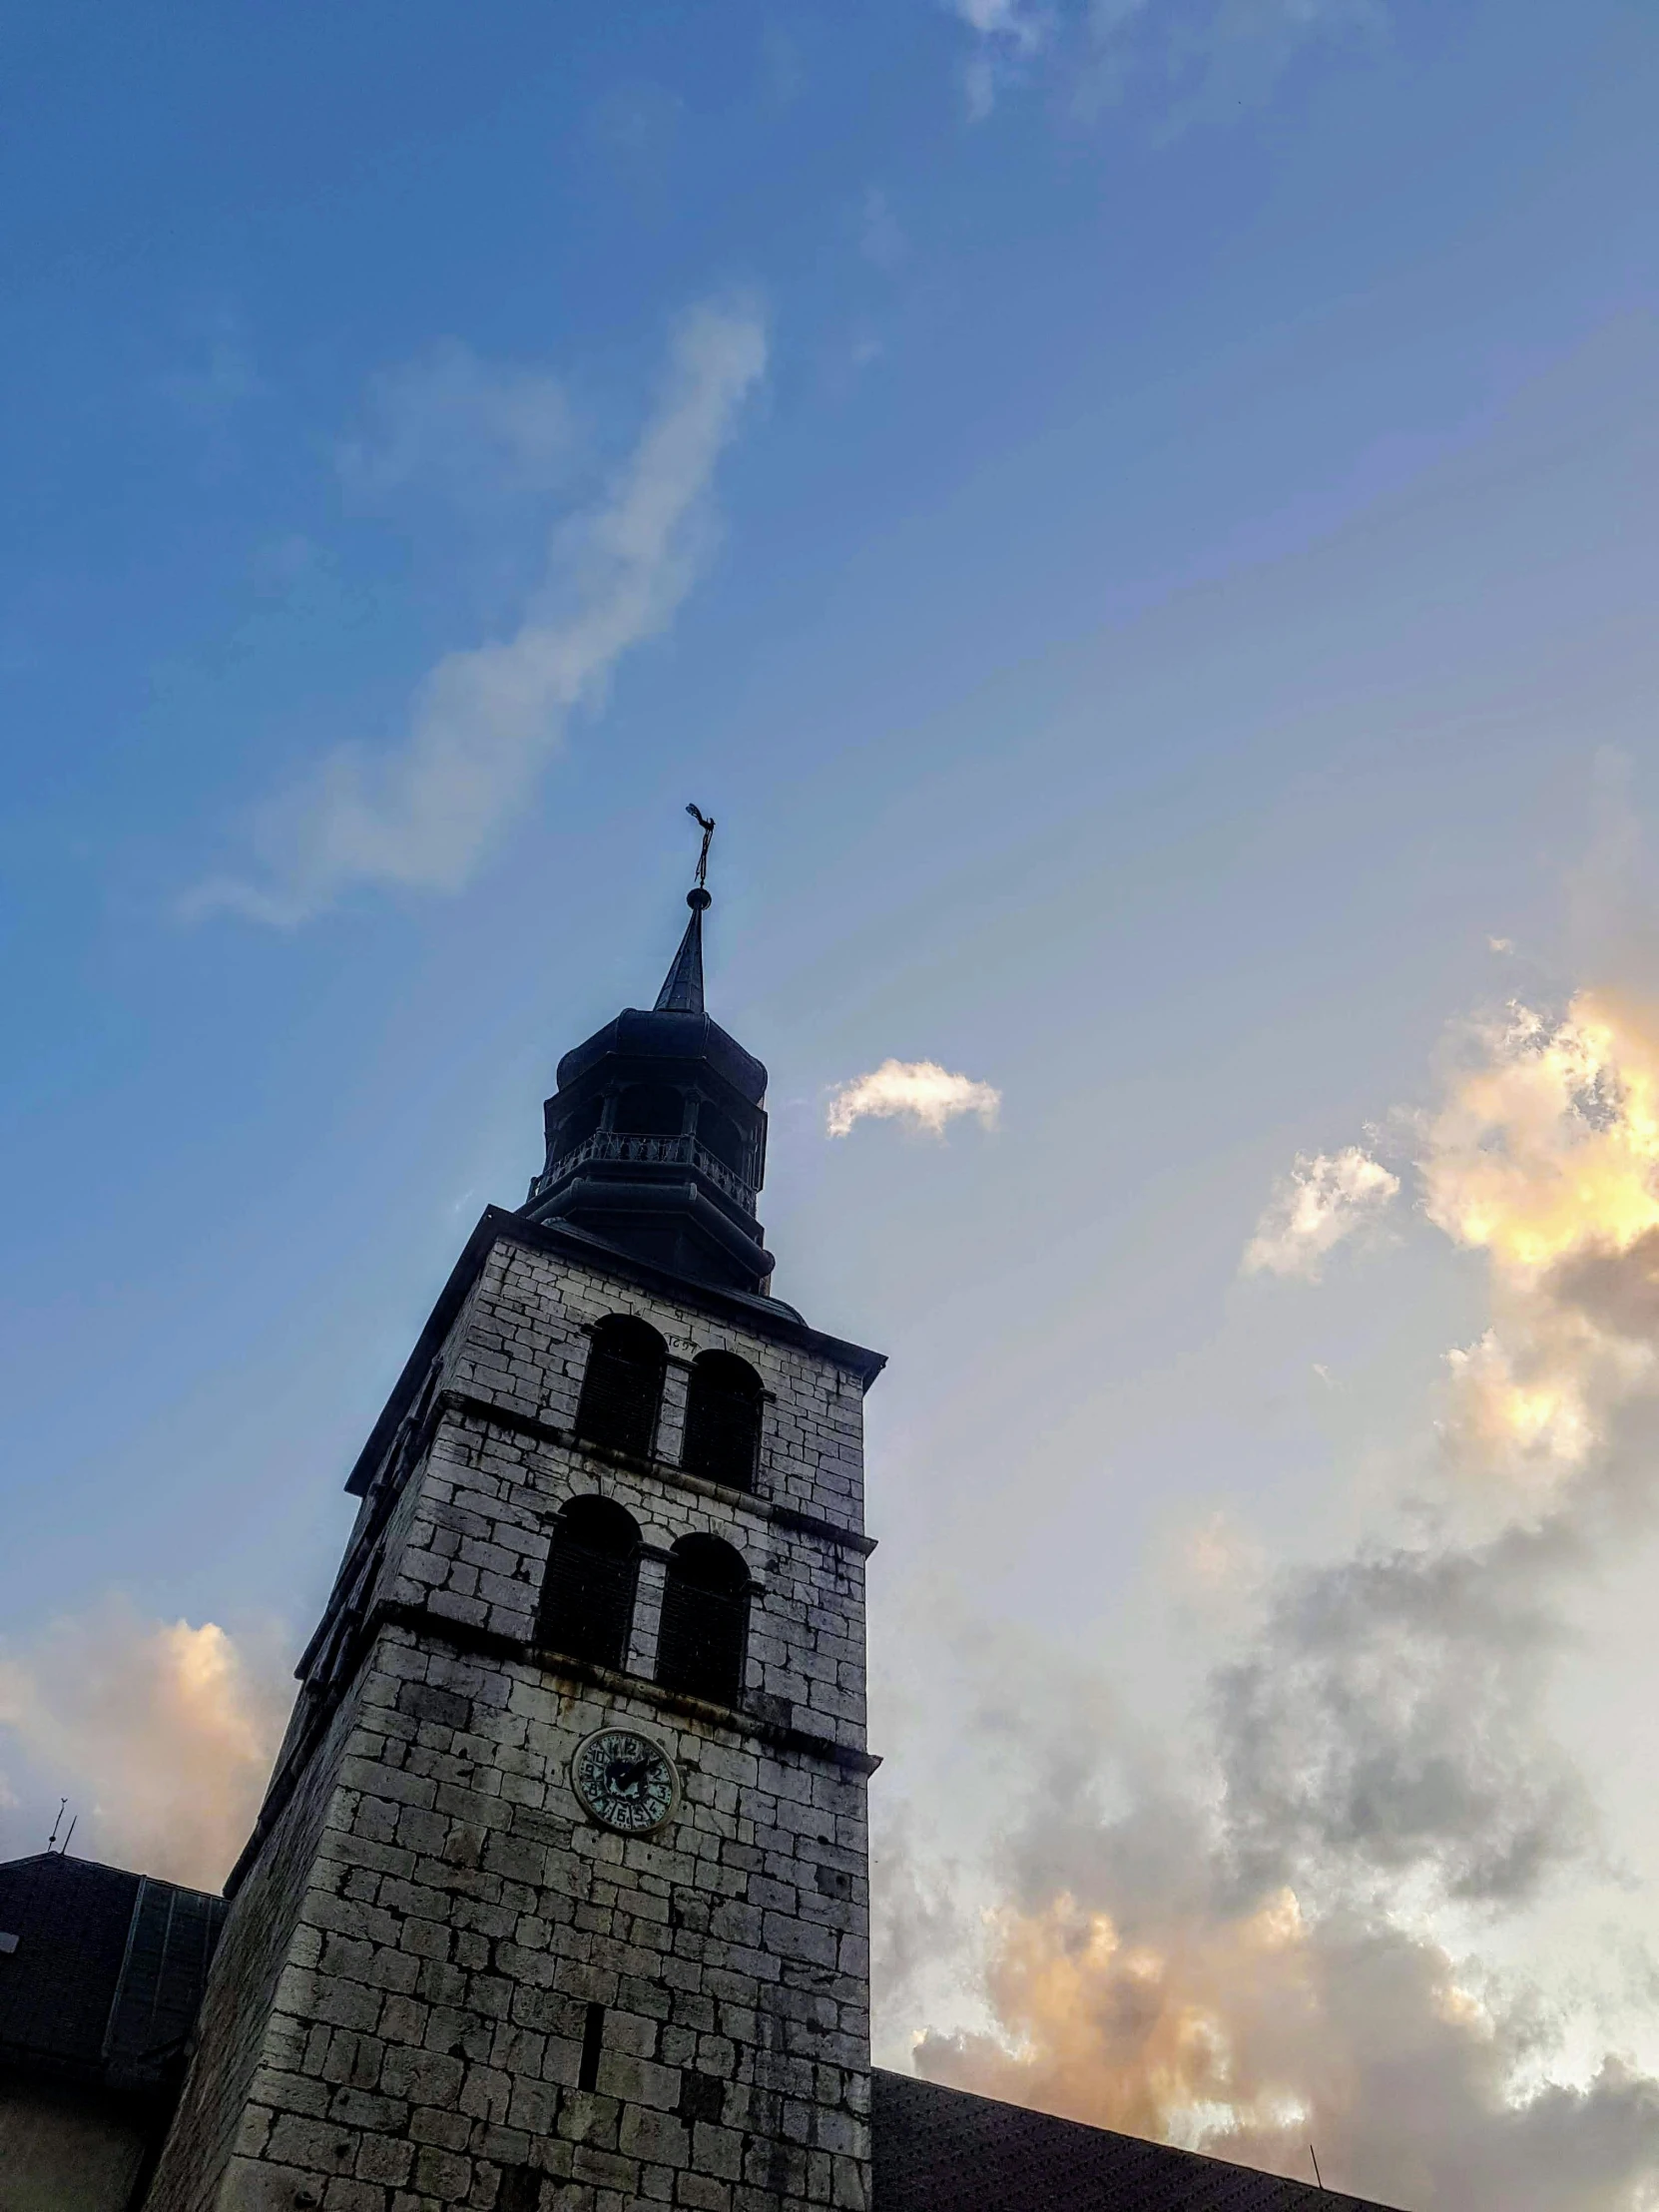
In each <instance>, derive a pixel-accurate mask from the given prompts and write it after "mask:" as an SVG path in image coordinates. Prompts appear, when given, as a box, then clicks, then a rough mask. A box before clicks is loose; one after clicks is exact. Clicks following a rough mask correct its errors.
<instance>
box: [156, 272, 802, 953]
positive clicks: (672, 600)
mask: <svg viewBox="0 0 1659 2212" xmlns="http://www.w3.org/2000/svg"><path fill="white" fill-rule="evenodd" d="M766 355H767V345H766V335H765V331H764V329H763V327H762V324H761V321H760V318H759V315H758V314H757V313H756V312H755V311H754V310H753V309H752V308H748V307H731V306H705V307H703V308H700V309H699V310H698V311H697V312H696V313H694V314H692V315H690V316H688V317H687V319H686V320H685V321H684V322H683V323H682V324H681V326H680V328H679V330H678V332H677V333H676V336H675V339H674V344H673V349H672V357H671V361H670V366H669V373H668V378H667V383H666V388H665V390H664V393H663V396H662V399H661V402H660V404H659V406H658V408H657V411H656V413H655V414H654V416H653V417H652V419H651V420H650V422H649V423H648V424H647V426H646V428H645V430H644V432H643V434H642V436H641V437H640V440H639V443H638V445H637V446H636V447H635V450H634V452H633V454H632V456H631V458H630V460H629V461H628V464H627V466H626V467H625V468H624V469H623V470H622V472H621V474H620V476H619V477H618V478H617V480H616V482H615V483H614V484H613V486H612V488H611V491H610V493H609V496H608V497H606V498H605V499H604V500H603V501H602V502H601V503H600V504H599V505H598V506H597V507H596V508H595V509H594V510H593V511H592V512H591V513H588V514H586V515H581V516H578V517H575V518H574V519H571V520H569V521H567V522H566V523H565V524H564V525H563V527H562V528H561V529H560V530H559V531H558V532H557V533H556V535H555V540H554V548H553V555H552V558H551V560H550V562H549V566H548V570H547V573H546V575H545V577H544V579H543V581H542V583H541V585H540V587H539V588H538V590H537V591H536V593H535V594H534V596H533V598H532V601H531V604H530V605H529V607H528V609H527V610H526V612H525V615H524V618H523V620H522V622H521V623H520V625H519V627H518V629H517V630H516V631H515V632H514V633H513V634H512V635H511V636H510V637H506V638H503V639H500V640H498V641H495V642H492V643H490V644H487V645H481V646H476V647H472V648H469V649H467V650H465V651H461V652H455V653H450V654H447V655H445V657H444V658H443V659H442V660H440V661H439V662H438V663H437V665H436V666H435V667H434V668H433V669H432V670H431V672H430V673H429V675H428V676H427V677H426V679H425V680H424V682H423V683H422V685H421V687H420V689H419V692H418V694H417V696H416V699H415V702H414V707H413V712H412V715H411V726H410V730H409V735H408V737H407V740H406V741H405V743H404V744H403V745H402V746H401V747H399V748H397V749H395V750H393V751H391V752H388V753H384V754H378V755H376V754H374V753H371V752H369V751H368V750H366V749H365V748H363V747H361V746H350V747H346V748H343V749H341V750H340V751H339V752H337V753H335V754H334V755H333V756H332V757H331V758H330V759H328V760H327V761H325V762H324V763H323V764H322V766H321V767H320V768H319V769H318V771H317V772H316V774H315V775H314V776H313V777H312V778H311V779H310V780H309V781H308V782H306V783H304V784H302V785H301V786H300V787H299V788H298V789H297V790H295V791H292V792H289V793H287V794H285V795H282V796H280V797H278V798H277V799H276V800H274V801H273V802H272V803H271V804H270V805H269V806H268V807H267V808H266V809H265V811H264V812H263V814H262V815H261V817H260V819H259V821H258V823H257V826H256V839H257V843H258V846H259V849H260V851H261V854H262V857H263V859H264V862H265V865H264V869H263V871H262V872H261V873H260V874H259V875H257V876H255V877H253V878H248V877H242V876H221V877H218V878H216V879H214V880H213V881H211V882H209V883H206V884H203V885H202V886H201V887H200V888H199V889H198V890H197V891H196V892H194V893H193V894H192V896H191V898H190V900H189V901H188V902H187V905H188V909H189V910H190V911H192V912H196V913H202V912H208V911H213V910H215V909H220V910H230V911H234V912H239V913H244V914H247V915H250V916H251V917H253V918H254V919H256V920H259V921H266V922H274V923H279V924H280V923H292V922H296V921H300V920H303V919H304V918H305V917H306V916H308V915H311V914H314V913H316V912H318V911H319V910H321V909H322V908H324V907H326V906H328V905H330V904H331V903H333V901H335V900H336V899H337V898H339V897H340V896H341V894H342V893H344V892H345V891H347V890H349V889H350V888H352V887H353V886H355V885H358V884H378V885H401V886H406V887H410V888H415V889H421V890H439V891H442V890H454V889H456V888H457V887H458V886H459V885H460V884H462V883H463V882H465V881H466V879H467V877H468V876H469V875H470V874H471V873H472V871H473V869H474V868H475V867H476V866H477V864H478V862H479V860H480V858H481V856H482V855H483V853H484V852H485V851H486V849H487V848H488V846H489V844H490V842H491V840H492V839H493V838H494V837H495V836H496V834H497V833H498V832H499V831H500V830H501V829H502V827H503V825H504V824H505V823H506V821H507V820H508V819H509V818H510V816H511V815H512V813H513V812H514V810H515V809H516V808H517V807H518V806H520V805H521V804H522V803H523V802H524V800H525V799H526V798H527V796H528V794H529V791H530V789H531V787H532V785H533V783H534V781H535V778H536V776H537V774H538V773H539V771H540V770H541V769H542V767H543V766H544V764H545V763H546V762H547V760H548V759H549V758H550V757H551V756H552V754H553V753H554V752H555V751H556V750H557V749H558V747H559V745H560V744H561V742H562V740H563V737H564V734H565V731H566V728H567V725H568V723H569V719H570V717H571V715H572V713H573V712H575V711H576V710H578V709H582V708H592V707H594V706H595V705H597V704H598V703H599V702H600V701H601V700H602V698H603V697H604V693H605V689H606V686H607V685H608V683H609V681H610V678H611V675H612V673H613V671H614V670H615V668H616V666H617V664H618V662H619V661H620V660H621V659H622V657H623V656H624V655H625V654H626V653H627V652H628V651H629V650H630V648H632V647H634V646H636V645H638V644H640V643H641V642H642V641H643V640H645V639H647V638H650V637H653V636H655V635H657V634H658V633H659V632H660V631H662V630H663V629H664V628H666V626H667V625H668V624H669V622H670V621H671V620H672V619H673V617H674V615H675V613H676V611H677V609H678V608H679V606H680V604H681V602H682V601H683V600H684V598H685V596H686V594H687V592H688V591H689V590H690V589H691V586H692V584H693V582H694V581H695V579H696V577H697V574H698V572H699V569H700V566H701V564H702V561H703V559H704V558H705V556H706V554H707V551H708V548H709V545H710V541H711V536H712V524H711V518H710V515H709V510H708V493H709V489H710V484H711V481H712V478H713V475H714V470H715V465H716V462H717V461H718V459H719V457H720V454H721V452H722V450H723V449H724V447H725V446H726V445H727V443H728V442H729V440H730V439H731V437H732V435H733V432H734V430H735V428H736V426H737V422H738V417H739V413H740V410H741V408H742V406H743V402H744V400H745V399H746V398H747V397H748V395H749V394H750V393H751V392H752V391H753V390H754V388H755V386H756V385H757V383H758V382H759V381H760V379H761V377H762V375H763V373H764V371H765V367H766ZM460 396H461V397H462V398H464V399H466V400H467V401H468V403H470V401H471V399H473V398H475V397H476V394H475V393H472V392H470V391H463V392H462V393H461V395H460ZM519 396H520V400H521V401H522V402H523V404H521V406H520V407H519V409H518V411H517V412H516V414H514V415H513V416H512V418H511V421H510V423H509V425H508V427H509V428H510V429H512V430H513V431H514V432H515V434H518V435H520V436H522V434H523V432H524V428H525V424H526V421H527V420H528V419H529V416H528V415H527V414H526V411H525V409H526V408H527V407H529V406H531V405H532V403H533V402H534V401H535V400H536V398H537V397H538V395H536V394H528V393H520V395H519ZM537 422H538V424H539V423H540V422H541V417H539V416H538V417H537ZM538 434H539V432H538ZM395 450H396V449H395V447H394V448H393V455H394V458H395ZM360 465H361V466H363V467H365V468H368V467H371V466H374V465H380V466H382V467H383V466H385V465H394V463H393V462H387V461H386V460H385V458H384V456H383V455H382V458H381V461H380V463H379V464H375V463H374V462H373V460H372V458H370V459H365V460H364V461H363V462H362V463H361V464H360Z"/></svg>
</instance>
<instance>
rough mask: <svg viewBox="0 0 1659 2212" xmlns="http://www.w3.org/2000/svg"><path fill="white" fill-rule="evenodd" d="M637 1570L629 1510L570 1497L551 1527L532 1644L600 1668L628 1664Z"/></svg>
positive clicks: (637, 1550)
mask: <svg viewBox="0 0 1659 2212" xmlns="http://www.w3.org/2000/svg"><path fill="white" fill-rule="evenodd" d="M639 1572H640V1532H639V1527H638V1525H637V1523H636V1522H635V1520H634V1517H633V1515H632V1514H631V1513H628V1512H625V1511H624V1510H623V1508H622V1507H621V1506H620V1505H616V1504H613V1503H612V1502H611V1501H610V1499H608V1498H603V1497H573V1498H572V1499H571V1500H570V1502H569V1504H568V1505H566V1506H565V1507H564V1509H563V1511H562V1512H561V1513H560V1515H559V1517H558V1519H557V1521H556V1522H555V1523H554V1526H553V1542H552V1546H551V1548H550V1549H549V1552H548V1555H547V1573H546V1576H545V1577H544V1579H543V1581H542V1586H541V1605H540V1608H539V1610H538V1612H537V1615H536V1641H537V1643H538V1644H540V1645H541V1647H542V1648H543V1649H544V1650H546V1651H561V1652H564V1653H565V1654H566V1655H567V1656H568V1657H569V1658H572V1659H591V1660H593V1661H594V1662H595V1663H596V1664H597V1665H599V1666H602V1667H624V1666H626V1665H627V1663H628V1645H629V1640H630V1638H631V1636H632V1634H633V1628H634V1592H635V1588H636V1586H637V1584H638V1581H639Z"/></svg>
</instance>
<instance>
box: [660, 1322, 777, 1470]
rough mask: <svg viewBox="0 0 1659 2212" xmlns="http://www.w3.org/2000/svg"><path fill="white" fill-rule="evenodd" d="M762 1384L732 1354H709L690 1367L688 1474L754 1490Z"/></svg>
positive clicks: (683, 1461) (684, 1458) (685, 1459)
mask: <svg viewBox="0 0 1659 2212" xmlns="http://www.w3.org/2000/svg"><path fill="white" fill-rule="evenodd" d="M763 1401H764V1398H763V1392H762V1389H761V1379H760V1377H759V1376H758V1375H757V1374H756V1373H755V1370H754V1369H753V1368H752V1367H751V1366H750V1365H749V1363H748V1361H746V1360H739V1359H737V1358H735V1357H734V1355H733V1354H731V1353H730V1352H705V1353H702V1354H700V1355H699V1357H698V1358H697V1359H696V1360H694V1361H693V1362H692V1371H691V1381H690V1383H688V1385H687V1388H686V1443H685V1449H684V1450H683V1451H682V1453H681V1455H680V1459H681V1465H682V1466H684V1467H685V1469H686V1471H687V1473H688V1474H701V1475H703V1476H705V1477H706V1478H707V1479H708V1480H709V1481H711V1482H729V1483H731V1484H732V1485H733V1486H734V1488H736V1489H740V1490H749V1489H753V1488H754V1486H755V1460H756V1456H757V1454H758V1453H759V1451H760V1448H761V1406H762V1403H763Z"/></svg>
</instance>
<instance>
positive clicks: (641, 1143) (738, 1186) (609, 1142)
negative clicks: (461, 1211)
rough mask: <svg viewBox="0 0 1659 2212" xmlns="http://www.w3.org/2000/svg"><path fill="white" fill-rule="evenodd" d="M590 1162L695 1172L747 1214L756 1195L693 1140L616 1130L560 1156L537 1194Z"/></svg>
mask: <svg viewBox="0 0 1659 2212" xmlns="http://www.w3.org/2000/svg"><path fill="white" fill-rule="evenodd" d="M590 1160H638V1161H640V1162H642V1163H643V1164H646V1165H649V1166H652V1167H685V1168H695V1169H696V1171H697V1172H698V1174H699V1175H706V1176H707V1177H708V1178H709V1181H710V1182H711V1183H713V1184H715V1185H717V1186H718V1187H719V1188H720V1189H721V1190H723V1191H724V1192H725V1193H726V1195H727V1196H728V1197H729V1198H735V1199H736V1200H737V1202H738V1204H739V1205H740V1206H742V1207H744V1208H745V1209H746V1210H747V1211H751V1212H752V1211H753V1210H754V1205H755V1193H754V1190H753V1189H752V1188H751V1186H750V1185H749V1184H747V1183H746V1182H745V1181H744V1179H743V1177H742V1176H741V1175H734V1174H733V1173H732V1170H731V1169H730V1168H729V1167H727V1166H726V1165H725V1164H724V1162H722V1161H720V1160H717V1159H716V1158H715V1156H714V1154H713V1153H712V1152H711V1151H710V1150H709V1149H708V1147H707V1145H701V1144H699V1143H698V1141H697V1139H696V1138H695V1137H691V1136H680V1137H626V1136H624V1135H622V1133H621V1132H620V1131H619V1130H615V1129H601V1130H598V1131H596V1132H595V1134H594V1135H593V1136H591V1137H586V1138H584V1139H583V1141H582V1142H581V1143H580V1144H579V1145H576V1146H574V1147H573V1148H572V1149H571V1150H570V1151H569V1152H565V1153H561V1154H560V1156H559V1158H558V1159H557V1160H555V1161H554V1162H553V1164H552V1165H551V1167H549V1168H548V1170H547V1172H546V1174H545V1175H543V1176H542V1177H541V1178H540V1179H539V1181H538V1183H537V1186H536V1188H537V1191H538V1193H539V1192H541V1191H550V1190H551V1189H552V1188H553V1186H554V1184H555V1183H562V1182H563V1181H564V1179H565V1177H566V1176H567V1175H571V1174H574V1172H575V1171H576V1169H577V1168H580V1167H585V1166H586V1165H587V1164H588V1162H589V1161H590Z"/></svg>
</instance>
